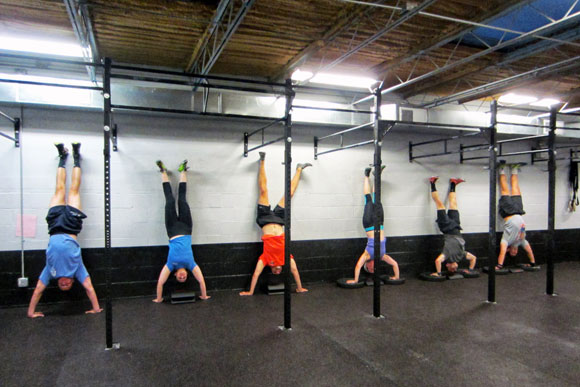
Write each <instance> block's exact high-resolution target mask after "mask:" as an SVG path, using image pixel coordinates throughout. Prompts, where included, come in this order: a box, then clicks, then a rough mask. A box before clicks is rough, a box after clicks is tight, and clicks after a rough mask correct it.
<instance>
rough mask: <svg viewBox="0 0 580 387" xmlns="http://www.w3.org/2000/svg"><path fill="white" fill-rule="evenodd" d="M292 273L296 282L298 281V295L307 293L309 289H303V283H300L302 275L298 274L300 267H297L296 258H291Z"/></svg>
mask: <svg viewBox="0 0 580 387" xmlns="http://www.w3.org/2000/svg"><path fill="white" fill-rule="evenodd" d="M290 271H291V272H292V275H293V276H294V281H296V293H304V292H307V291H308V289H306V288H303V287H302V282H300V273H298V267H297V266H296V262H295V261H294V258H290Z"/></svg>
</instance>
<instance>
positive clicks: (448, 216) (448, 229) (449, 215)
mask: <svg viewBox="0 0 580 387" xmlns="http://www.w3.org/2000/svg"><path fill="white" fill-rule="evenodd" d="M437 226H439V230H441V232H442V233H443V234H453V235H460V234H461V233H460V231H461V221H460V219H459V211H457V210H447V212H445V210H437Z"/></svg>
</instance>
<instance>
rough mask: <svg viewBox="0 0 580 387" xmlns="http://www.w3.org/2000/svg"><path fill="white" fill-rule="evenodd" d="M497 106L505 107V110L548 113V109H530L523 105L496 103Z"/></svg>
mask: <svg viewBox="0 0 580 387" xmlns="http://www.w3.org/2000/svg"><path fill="white" fill-rule="evenodd" d="M497 108H498V110H499V109H505V110H518V111H521V112H530V113H547V114H550V111H549V110H542V109H531V108H524V107H519V106H507V105H497ZM488 113H489V112H488Z"/></svg>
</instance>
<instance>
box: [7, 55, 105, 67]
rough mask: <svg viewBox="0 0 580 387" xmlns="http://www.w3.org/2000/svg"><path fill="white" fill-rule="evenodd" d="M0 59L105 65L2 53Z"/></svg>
mask: <svg viewBox="0 0 580 387" xmlns="http://www.w3.org/2000/svg"><path fill="white" fill-rule="evenodd" d="M0 57H5V58H14V59H24V60H35V61H38V60H44V61H47V62H54V63H64V64H71V65H79V66H91V67H103V64H102V63H98V62H82V61H77V60H68V59H57V58H47V57H43V56H29V55H18V54H2V53H0Z"/></svg>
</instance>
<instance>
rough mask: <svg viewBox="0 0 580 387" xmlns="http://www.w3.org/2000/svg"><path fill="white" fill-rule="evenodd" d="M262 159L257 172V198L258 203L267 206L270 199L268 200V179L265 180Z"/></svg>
mask: <svg viewBox="0 0 580 387" xmlns="http://www.w3.org/2000/svg"><path fill="white" fill-rule="evenodd" d="M264 165H265V161H264V159H261V160H260V171H259V173H258V189H259V190H260V197H259V198H258V204H261V205H263V206H269V205H270V201H269V200H268V181H267V180H266V168H265V166H264Z"/></svg>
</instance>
